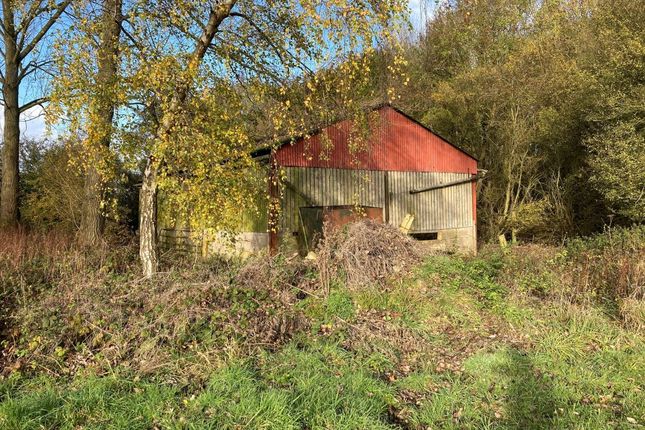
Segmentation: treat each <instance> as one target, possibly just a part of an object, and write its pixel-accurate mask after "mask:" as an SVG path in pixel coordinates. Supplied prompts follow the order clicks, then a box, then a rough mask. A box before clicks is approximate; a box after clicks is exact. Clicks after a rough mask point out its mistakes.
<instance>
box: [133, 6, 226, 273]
mask: <svg viewBox="0 0 645 430" xmlns="http://www.w3.org/2000/svg"><path fill="white" fill-rule="evenodd" d="M236 2H237V0H211V2H210V3H211V10H210V13H209V16H208V22H207V23H206V25H205V26H204V30H203V33H202V35H201V37H200V38H199V39H198V41H197V45H196V46H195V50H194V51H193V53H192V55H191V58H190V60H189V62H188V70H194V69H197V67H198V66H199V65H200V63H201V62H202V60H203V59H204V56H205V55H206V51H207V50H208V47H209V46H210V44H211V42H212V41H213V38H214V37H215V33H216V32H217V29H218V28H219V26H220V24H221V23H222V21H224V19H225V18H227V17H228V16H229V15H230V14H231V9H233V6H235V3H236ZM189 87H190V82H179V84H178V85H177V91H176V92H175V95H174V96H173V98H172V100H171V103H170V107H169V108H168V111H167V112H166V113H165V114H164V115H163V116H162V119H161V122H160V125H159V128H158V130H157V136H156V140H157V141H160V142H164V141H167V140H168V139H170V138H171V136H170V130H171V129H172V126H173V125H174V123H175V121H176V120H177V118H178V117H179V113H180V111H181V109H182V108H183V107H184V103H185V101H186V96H187V94H188V89H189ZM157 164H158V162H157V160H154V159H153V158H152V157H148V162H147V164H146V169H145V171H144V174H143V184H142V186H141V193H140V194H139V258H140V259H141V265H142V266H143V267H142V268H143V275H144V276H145V277H148V278H149V277H151V276H152V275H154V274H155V273H156V272H157V270H158V266H159V257H158V247H157V169H158V165H157Z"/></svg>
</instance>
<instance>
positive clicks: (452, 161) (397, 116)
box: [275, 105, 477, 174]
mask: <svg viewBox="0 0 645 430" xmlns="http://www.w3.org/2000/svg"><path fill="white" fill-rule="evenodd" d="M376 111H377V113H378V119H377V121H376V123H375V124H373V125H372V128H373V135H372V137H371V138H370V139H369V141H368V142H367V143H366V145H365V147H363V148H361V150H359V151H352V150H350V148H349V145H348V140H349V134H350V129H351V127H352V123H351V121H349V120H344V121H340V122H338V123H336V124H332V125H330V126H328V127H325V128H323V129H322V130H321V131H319V132H317V133H315V134H314V135H313V136H311V137H309V138H299V139H296V141H295V142H294V143H293V144H285V145H283V146H282V147H280V148H279V149H278V150H277V151H276V154H275V158H276V161H277V164H278V165H280V166H285V167H319V168H335V169H362V170H376V171H409V172H442V173H470V174H475V173H477V160H476V159H475V158H474V157H472V156H470V155H469V154H467V153H466V152H464V151H463V150H461V149H459V148H457V147H456V146H454V145H452V144H451V143H449V142H448V141H446V140H445V139H443V138H442V137H441V136H439V135H437V134H436V133H434V132H432V131H431V130H429V129H427V128H426V127H424V126H423V125H421V124H420V123H418V122H417V121H415V120H413V119H412V118H410V117H409V116H408V115H406V114H404V113H403V112H401V111H399V110H397V109H395V108H393V107H391V106H389V105H385V106H382V107H380V108H378V109H377V110H376ZM323 136H326V137H328V139H329V140H328V141H327V142H325V140H326V139H325V138H324V137H323ZM325 146H327V147H328V148H329V149H328V150H326V149H325Z"/></svg>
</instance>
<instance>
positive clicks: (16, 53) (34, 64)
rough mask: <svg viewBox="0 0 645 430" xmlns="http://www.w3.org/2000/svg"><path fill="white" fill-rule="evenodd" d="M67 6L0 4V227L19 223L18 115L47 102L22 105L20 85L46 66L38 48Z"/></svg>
mask: <svg viewBox="0 0 645 430" xmlns="http://www.w3.org/2000/svg"><path fill="white" fill-rule="evenodd" d="M70 3H71V0H62V1H59V2H53V1H50V0H31V1H16V0H3V1H2V11H1V13H2V22H1V23H0V32H1V33H2V38H3V42H4V43H3V47H2V59H3V61H4V71H3V72H2V74H1V75H0V83H1V84H2V96H3V105H4V131H3V139H4V148H3V151H2V188H1V190H0V226H7V225H15V224H16V223H17V222H18V180H19V171H18V169H19V166H18V159H19V146H20V127H19V122H20V114H21V113H23V112H25V111H27V110H28V109H30V108H32V107H34V106H37V105H39V104H42V103H44V102H45V101H46V98H42V97H40V98H35V99H33V100H30V101H28V102H26V103H24V104H21V103H20V84H21V83H22V82H23V81H24V79H26V78H27V77H29V76H31V75H32V74H34V73H36V72H37V71H39V70H42V69H43V68H44V67H47V65H48V64H49V62H50V60H49V59H43V58H39V55H38V50H39V49H38V48H39V47H40V45H42V42H43V40H44V39H45V37H46V36H47V34H48V33H49V31H50V30H51V28H52V27H53V26H54V24H55V23H56V22H57V21H58V20H59V18H60V17H61V15H62V14H63V12H64V11H65V9H66V8H67V7H68V6H69V4H70Z"/></svg>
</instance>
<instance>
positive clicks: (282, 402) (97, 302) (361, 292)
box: [0, 228, 645, 429]
mask: <svg viewBox="0 0 645 430" xmlns="http://www.w3.org/2000/svg"><path fill="white" fill-rule="evenodd" d="M336 234H340V235H342V234H347V231H344V232H342V231H341V232H337V233H336ZM607 234H609V232H608V233H607ZM611 235H612V236H611V237H609V238H608V237H604V236H603V237H599V236H598V237H593V238H590V239H588V240H575V241H571V242H570V243H569V244H567V245H566V246H565V247H560V248H556V247H544V246H537V245H526V246H517V247H511V248H509V249H506V250H500V249H499V248H492V247H490V248H485V249H483V250H482V252H481V253H480V255H479V256H478V257H457V256H442V255H434V256H427V257H425V258H424V259H423V261H422V262H421V263H420V264H417V265H416V266H415V267H414V268H413V269H411V270H407V271H399V269H398V268H397V269H396V270H395V269H394V266H388V276H382V275H379V274H377V275H376V276H367V277H365V278H364V279H363V280H362V281H361V282H357V281H356V280H357V279H359V278H358V277H353V278H351V279H353V281H352V285H351V287H350V288H348V287H347V284H346V283H347V281H348V279H349V278H348V277H347V273H346V270H347V269H346V268H347V267H353V270H361V266H360V264H362V263H361V260H353V261H352V262H351V264H358V265H359V266H358V267H355V266H349V264H350V263H349V262H348V263H346V264H344V265H343V269H342V270H340V271H338V272H334V271H333V270H328V271H327V272H326V276H327V278H326V279H324V280H321V278H320V272H319V263H315V264H311V263H305V262H302V261H299V260H295V259H288V258H285V257H284V256H277V257H275V258H267V257H263V258H258V259H254V260H251V261H249V262H246V263H245V262H234V261H223V260H212V261H208V262H203V263H194V262H188V261H184V262H176V261H174V260H169V261H170V262H172V264H171V265H169V266H168V267H167V269H166V270H165V273H163V274H160V275H159V276H158V277H157V278H155V279H154V280H152V281H146V280H142V279H140V277H139V276H138V275H137V272H136V271H135V270H134V268H133V267H130V266H128V265H127V264H123V262H127V261H132V262H134V261H135V260H134V257H133V256H131V255H130V256H129V257H124V256H125V255H127V254H128V252H131V251H127V249H126V248H123V247H121V248H118V249H116V250H114V251H113V252H114V254H113V255H114V256H109V255H108V254H109V252H107V253H105V254H102V255H103V256H102V257H101V262H100V263H97V262H96V260H93V261H86V260H92V257H91V254H89V253H88V252H87V251H80V250H77V249H75V248H74V247H73V245H72V244H69V245H66V247H62V248H57V249H58V250H57V251H56V253H52V254H46V255H43V256H39V255H38V253H36V252H35V251H34V252H33V254H31V256H28V255H27V254H23V257H24V258H20V259H15V257H14V256H13V255H12V256H11V258H8V257H7V254H4V255H2V262H0V264H3V266H2V268H3V271H2V272H1V273H0V279H2V280H3V286H4V288H5V290H3V291H4V292H5V294H7V295H13V294H16V293H17V292H19V293H20V294H25V296H24V297H23V298H21V299H20V300H14V301H13V303H12V304H11V306H10V307H9V308H8V309H9V313H8V318H6V322H7V323H6V327H5V330H4V331H3V360H5V366H4V370H3V373H2V377H0V427H1V428H7V429H37V428H38V429H39V428H51V429H54V428H55V429H76V428H92V429H108V428H133V429H137V428H140V429H150V428H158V429H202V428H212V429H239V428H255V429H302V428H307V429H328V428H334V429H367V428H369V429H379V428H380V429H394V428H405V429H425V428H447V429H450V428H454V429H464V428H471V429H481V428H506V429H519V428H522V429H530V428H580V429H589V428H624V429H631V428H638V427H640V426H641V425H642V424H643V422H645V413H644V410H643V407H642V405H643V404H645V396H644V395H643V389H644V388H645V387H643V382H642V381H644V380H645V374H644V373H645V358H644V357H645V354H644V353H645V348H644V342H643V340H644V337H643V334H644V332H643V325H642V324H643V323H642V321H643V309H644V308H643V300H642V299H643V297H642V295H641V292H642V288H643V285H642V264H643V262H642V258H641V257H642V252H643V249H644V246H643V245H644V243H645V240H644V239H643V235H642V229H640V228H635V229H632V230H625V231H616V230H614V231H612V232H611ZM328 243H333V244H335V245H334V246H338V244H340V243H342V240H340V238H335V239H334V240H333V241H328ZM353 243H354V244H359V245H360V246H361V247H364V246H366V244H369V241H364V240H360V241H354V242H353ZM401 243H405V242H401ZM379 249H381V248H379ZM324 251H325V252H327V254H326V255H328V256H331V255H332V254H333V250H324ZM30 252H31V251H30ZM416 252H417V251H416V250H415V251H411V250H405V255H416V254H415V253H416ZM323 254H324V252H323ZM367 255H369V250H367ZM374 255H375V256H382V254H380V253H379V252H375V254H374ZM328 258H332V257H328ZM333 258H337V256H335V257H333ZM414 258H417V257H414ZM36 260H39V261H41V263H35V261H36ZM69 260H71V261H74V262H75V263H73V264H72V263H69V262H67V263H66V262H65V261H69ZM43 261H44V263H42V262H43ZM110 261H112V263H110ZM327 261H331V260H327ZM589 261H596V262H598V263H599V265H597V266H593V267H592V265H591V264H590V263H589ZM39 264H42V265H43V266H38V265H39ZM379 264H382V263H381V262H378V263H373V262H370V263H369V264H368V265H367V267H368V268H374V267H377V266H378V265H379ZM33 265H36V266H35V267H40V269H35V270H34V272H27V271H25V272H24V273H23V270H25V268H26V267H34V266H33ZM52 265H54V266H55V269H54V268H53V267H54V266H52ZM327 267H328V268H329V267H330V266H327ZM616 268H618V269H620V270H622V271H620V270H619V271H618V272H615V270H616ZM41 269H42V270H41ZM27 273H31V275H29V277H27ZM621 273H625V274H626V275H625V276H622V275H621ZM366 274H367V275H369V274H370V271H369V270H368V271H365V272H364V273H363V274H362V275H361V276H365V275H366ZM616 274H618V276H616ZM7 279H8V280H10V281H11V283H9V282H7V281H6V280H7ZM15 280H19V281H18V282H17V283H16V282H15ZM32 280H36V281H33V282H32ZM608 303H613V305H612V306H608Z"/></svg>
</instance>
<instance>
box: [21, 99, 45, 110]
mask: <svg viewBox="0 0 645 430" xmlns="http://www.w3.org/2000/svg"><path fill="white" fill-rule="evenodd" d="M48 101H49V97H39V98H37V99H34V100H32V101H30V102H29V103H26V104H24V105H22V106H20V109H19V111H20V113H23V112H25V111H28V110H29V109H31V108H32V107H34V106H42V105H43V103H46V102H48Z"/></svg>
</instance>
